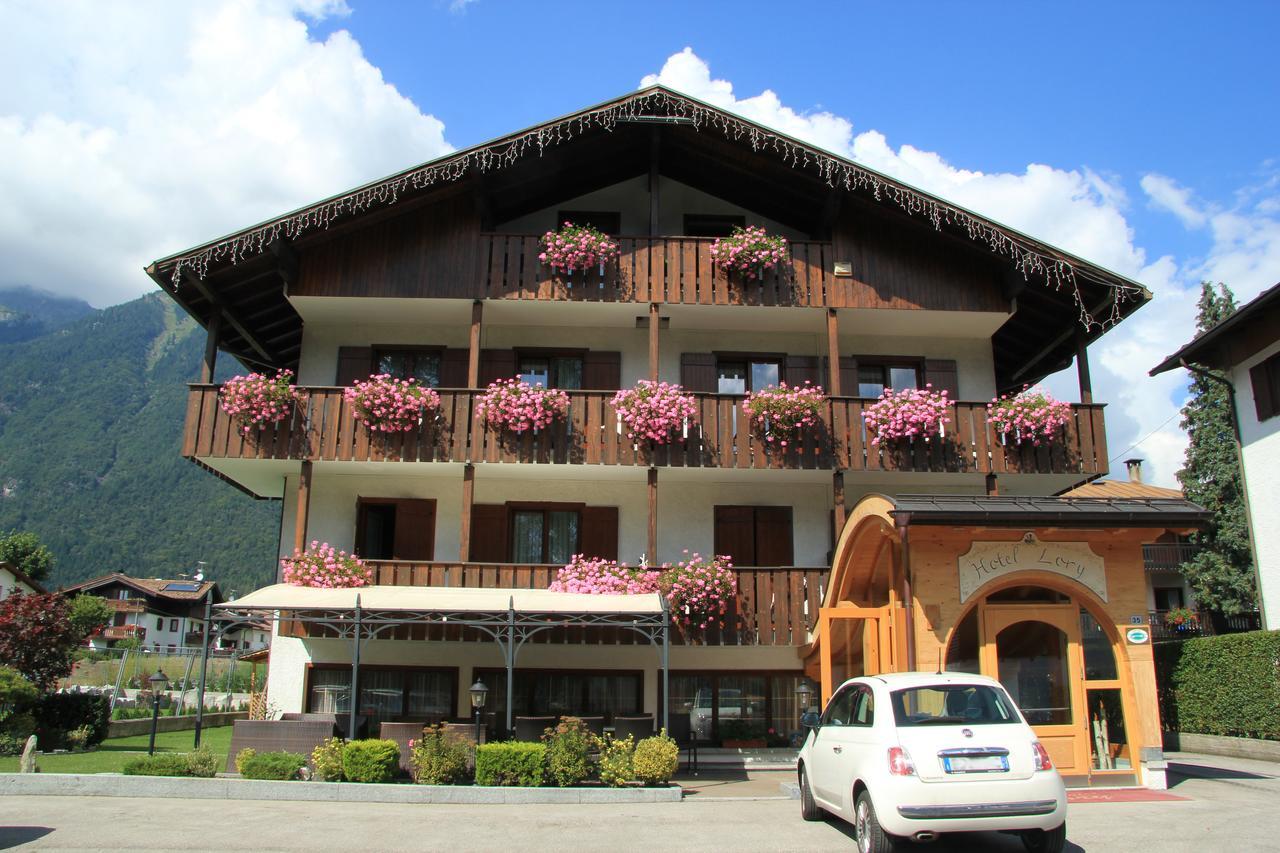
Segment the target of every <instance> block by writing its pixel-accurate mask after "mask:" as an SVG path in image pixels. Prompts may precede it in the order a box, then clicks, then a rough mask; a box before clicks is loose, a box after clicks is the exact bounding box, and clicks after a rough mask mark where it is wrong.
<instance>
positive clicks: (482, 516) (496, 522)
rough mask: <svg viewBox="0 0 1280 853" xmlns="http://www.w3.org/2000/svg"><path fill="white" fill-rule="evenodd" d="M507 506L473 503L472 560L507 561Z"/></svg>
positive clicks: (508, 554) (483, 561) (509, 557)
mask: <svg viewBox="0 0 1280 853" xmlns="http://www.w3.org/2000/svg"><path fill="white" fill-rule="evenodd" d="M510 561H511V552H510V551H509V550H508V548H507V507H506V505H505V504H472V506H471V562H473V563H507V562H510Z"/></svg>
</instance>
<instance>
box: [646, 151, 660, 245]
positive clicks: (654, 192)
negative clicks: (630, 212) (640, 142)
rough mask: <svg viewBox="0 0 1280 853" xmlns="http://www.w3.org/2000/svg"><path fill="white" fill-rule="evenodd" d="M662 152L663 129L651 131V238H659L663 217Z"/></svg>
mask: <svg viewBox="0 0 1280 853" xmlns="http://www.w3.org/2000/svg"><path fill="white" fill-rule="evenodd" d="M661 150H662V129H661V128H657V127H654V128H650V130H649V236H650V237H657V236H658V224H659V223H658V219H659V216H660V215H661V205H660V195H659V193H658V188H659V181H660V180H661V176H660V175H659V171H658V155H659V154H660V153H661Z"/></svg>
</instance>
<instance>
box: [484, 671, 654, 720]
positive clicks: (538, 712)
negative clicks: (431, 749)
mask: <svg viewBox="0 0 1280 853" xmlns="http://www.w3.org/2000/svg"><path fill="white" fill-rule="evenodd" d="M512 676H513V677H512V685H513V692H512V696H511V713H512V716H513V717H514V716H521V717H526V716H533V717H542V716H561V715H566V714H570V715H575V716H585V717H605V718H606V719H607V720H612V718H613V716H614V715H616V714H624V715H625V714H639V713H641V712H642V711H643V692H642V689H641V687H642V677H641V675H640V673H633V672H592V671H584V672H572V671H568V672H567V671H565V670H537V669H530V670H520V669H517V670H516V671H515V672H514V673H513V674H512ZM474 677H475V678H478V679H479V680H480V681H483V682H484V683H485V684H486V685H488V687H489V697H488V699H487V700H486V701H485V706H484V709H485V711H486V712H489V713H492V714H494V715H496V717H497V719H499V720H503V721H505V718H506V712H507V672H506V670H504V669H477V670H476V671H475V676H474Z"/></svg>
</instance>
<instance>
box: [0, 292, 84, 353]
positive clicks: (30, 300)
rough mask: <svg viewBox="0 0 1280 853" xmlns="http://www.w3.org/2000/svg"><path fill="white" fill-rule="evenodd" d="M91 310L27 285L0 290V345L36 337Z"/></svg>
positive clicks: (77, 302)
mask: <svg viewBox="0 0 1280 853" xmlns="http://www.w3.org/2000/svg"><path fill="white" fill-rule="evenodd" d="M91 313H93V306H91V305H90V304H89V303H88V302H85V301H84V300H81V299H68V298H66V297H63V296H54V295H53V294H52V293H44V292H42V291H39V290H33V289H32V288H30V287H14V288H10V289H7V290H0V344H14V343H21V342H22V341H29V340H31V339H32V338H38V337H40V336H41V335H46V334H48V333H49V332H52V331H53V330H55V329H57V328H59V327H61V326H65V325H66V324H67V323H70V322H73V321H75V320H79V319H80V318H81V317H83V316H85V315H86V314H91Z"/></svg>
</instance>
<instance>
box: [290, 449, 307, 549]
mask: <svg viewBox="0 0 1280 853" xmlns="http://www.w3.org/2000/svg"><path fill="white" fill-rule="evenodd" d="M310 511H311V460H310V459H303V460H302V471H301V473H300V474H299V475H298V511H297V513H295V514H294V517H293V547H294V550H296V551H305V550H306V549H307V515H308V513H309V512H310Z"/></svg>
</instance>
